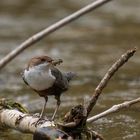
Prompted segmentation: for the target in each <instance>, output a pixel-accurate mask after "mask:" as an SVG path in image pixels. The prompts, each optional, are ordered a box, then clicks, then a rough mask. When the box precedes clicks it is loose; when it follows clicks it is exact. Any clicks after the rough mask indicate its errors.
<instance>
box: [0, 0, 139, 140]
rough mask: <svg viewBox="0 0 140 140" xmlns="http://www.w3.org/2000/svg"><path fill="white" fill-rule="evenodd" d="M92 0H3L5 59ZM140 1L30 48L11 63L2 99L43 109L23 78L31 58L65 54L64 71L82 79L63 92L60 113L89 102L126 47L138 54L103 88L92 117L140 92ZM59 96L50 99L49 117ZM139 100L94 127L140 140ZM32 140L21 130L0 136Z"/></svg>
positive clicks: (0, 86) (117, 137) (114, 138)
mask: <svg viewBox="0 0 140 140" xmlns="http://www.w3.org/2000/svg"><path fill="white" fill-rule="evenodd" d="M90 2H91V0H76V1H74V0H67V1H66V0H65V1H62V0H40V1H37V0H22V1H19V0H1V2H0V58H2V57H4V56H5V55H6V54H7V53H8V52H10V51H11V50H12V49H14V48H15V47H16V46H18V45H19V44H20V43H22V42H23V41H24V40H25V39H27V38H28V37H30V36H31V35H33V34H34V33H36V32H38V31H40V30H42V29H44V28H45V27H47V26H49V25H51V24H52V23H54V22H56V21H58V20H59V19H61V18H63V17H65V16H67V15H69V14H71V13H72V12H74V11H76V10H77V9H79V8H81V7H83V6H84V5H86V4H88V3H90ZM139 7H140V1H139V0H133V1H132V0H118V1H114V2H111V3H109V4H106V5H105V6H104V7H102V8H100V9H98V10H96V11H94V12H91V13H89V14H87V15H85V16H84V17H82V18H80V19H78V20H77V21H75V22H73V23H71V24H70V25H68V26H66V27H64V28H62V29H60V30H59V31H57V32H55V33H54V34H52V35H51V36H49V37H47V38H45V39H43V40H41V41H40V42H39V43H37V44H35V45H34V46H32V47H31V48H30V49H27V50H26V51H24V53H22V54H21V55H19V56H18V57H17V58H16V59H14V60H13V61H12V62H11V63H9V64H8V65H7V66H6V67H5V68H4V69H3V70H2V71H1V74H0V97H1V98H2V97H9V98H12V99H14V100H16V101H19V102H21V103H23V104H24V105H26V106H27V107H28V108H29V110H30V111H31V112H37V111H40V109H41V108H40V105H42V103H43V102H42V101H43V99H41V98H38V95H37V94H35V93H34V92H33V91H31V90H30V89H29V88H28V87H27V86H26V85H25V84H24V83H23V81H22V78H21V76H20V72H21V71H22V70H23V69H24V67H25V65H26V63H27V62H28V60H29V59H30V58H31V57H33V56H37V55H42V54H47V55H50V56H52V57H54V58H62V59H63V60H64V63H63V65H62V66H61V67H60V68H61V69H63V70H64V71H68V70H71V71H75V72H77V74H78V77H77V78H76V79H75V80H73V82H72V83H71V89H70V90H69V91H68V92H67V93H66V94H64V95H63V97H62V106H61V108H60V110H59V114H58V115H59V116H62V115H63V114H64V113H66V112H67V110H68V109H70V108H71V107H72V106H74V105H76V104H78V103H84V101H85V100H88V98H90V96H91V95H92V92H93V90H94V88H95V87H96V85H97V84H98V83H99V81H100V80H101V78H102V77H103V75H104V74H105V72H106V71H107V70H108V68H109V67H110V66H111V65H112V64H113V62H114V61H115V60H116V59H117V58H119V57H120V55H121V54H122V53H124V52H125V51H126V50H127V49H129V48H133V47H135V46H136V47H137V48H138V51H137V53H136V55H135V56H134V57H133V58H132V59H131V60H130V61H129V62H128V63H127V64H126V65H125V66H124V67H123V68H121V69H120V70H119V72H117V74H116V75H115V76H114V77H113V79H112V80H111V81H110V83H109V85H108V87H107V88H106V89H105V90H104V91H103V94H102V96H101V97H100V99H99V101H98V103H97V105H96V107H95V108H94V111H93V115H94V114H97V113H100V112H102V111H104V110H106V109H108V108H109V107H111V106H112V105H114V104H118V103H121V102H123V101H125V100H131V99H135V98H137V97H139V96H140V93H139V89H140V77H139V75H140V68H139V64H140V50H139V46H140V41H139V40H140V8H139ZM54 104H55V100H54V99H53V98H50V100H49V103H48V115H49V116H50V115H51V113H52V112H53V110H52V108H54V107H55V106H54ZM139 107H140V104H137V105H135V106H133V107H131V108H130V109H129V110H123V111H121V112H118V113H115V114H112V115H110V116H107V117H104V118H102V119H100V120H98V121H96V122H94V123H93V124H92V125H91V126H93V128H94V129H95V130H96V131H98V132H99V133H101V134H102V135H103V136H104V138H105V139H106V140H122V139H123V140H139V139H140V109H139ZM19 137H20V139H21V140H28V139H32V136H31V135H25V134H21V133H19V132H17V131H8V132H0V140H18V139H19Z"/></svg>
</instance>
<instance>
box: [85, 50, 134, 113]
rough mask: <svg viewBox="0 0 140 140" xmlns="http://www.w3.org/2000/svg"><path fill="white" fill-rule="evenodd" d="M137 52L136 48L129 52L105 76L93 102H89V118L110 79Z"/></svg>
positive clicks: (93, 97)
mask: <svg viewBox="0 0 140 140" xmlns="http://www.w3.org/2000/svg"><path fill="white" fill-rule="evenodd" d="M135 52H136V48H134V49H132V50H128V51H127V52H126V53H124V54H123V55H122V56H121V57H120V59H118V60H117V61H116V62H115V63H114V64H113V65H112V66H111V68H110V69H109V70H108V71H107V73H106V74H105V76H104V77H103V79H102V80H101V82H100V83H99V85H98V86H97V87H96V89H95V91H94V94H93V96H92V98H91V100H90V101H89V104H88V106H87V116H88V115H89V114H90V112H91V110H92V108H93V107H94V105H95V104H96V102H97V100H98V98H99V96H100V94H101V93H102V90H103V89H104V88H105V87H106V85H107V84H108V82H109V80H110V78H111V77H112V76H113V75H114V74H115V72H116V71H117V70H118V69H119V68H120V67H121V66H123V65H124V64H125V63H126V62H127V61H128V59H129V58H130V57H132V56H133V55H134V53H135Z"/></svg>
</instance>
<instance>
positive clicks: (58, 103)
mask: <svg viewBox="0 0 140 140" xmlns="http://www.w3.org/2000/svg"><path fill="white" fill-rule="evenodd" d="M55 99H56V100H57V106H56V108H55V111H54V113H53V116H52V119H51V120H52V121H53V120H54V118H55V115H56V113H57V111H58V109H59V106H60V103H61V100H60V96H55Z"/></svg>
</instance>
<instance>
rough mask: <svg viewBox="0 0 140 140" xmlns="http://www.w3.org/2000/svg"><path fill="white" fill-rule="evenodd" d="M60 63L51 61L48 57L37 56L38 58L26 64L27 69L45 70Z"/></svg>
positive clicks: (60, 61) (59, 61) (58, 60)
mask: <svg viewBox="0 0 140 140" xmlns="http://www.w3.org/2000/svg"><path fill="white" fill-rule="evenodd" d="M60 63H62V60H61V59H57V60H55V59H52V58H51V57H49V56H38V57H34V58H32V59H31V60H30V61H29V63H28V67H27V69H30V68H39V69H44V68H45V69H46V68H50V67H53V66H56V65H57V64H60Z"/></svg>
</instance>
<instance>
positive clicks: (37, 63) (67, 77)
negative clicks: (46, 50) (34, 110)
mask: <svg viewBox="0 0 140 140" xmlns="http://www.w3.org/2000/svg"><path fill="white" fill-rule="evenodd" d="M62 62H63V61H62V59H52V58H51V57H49V56H47V55H43V56H37V57H33V58H31V59H30V61H29V62H28V64H27V67H26V68H25V69H24V71H23V73H22V78H23V81H24V82H25V83H26V84H27V85H28V86H29V87H30V88H31V89H33V90H34V91H35V92H36V93H38V94H39V96H40V97H44V99H45V102H44V106H43V108H42V111H41V113H40V117H39V118H40V119H42V118H43V117H44V112H45V109H46V104H47V101H48V96H52V95H53V96H54V97H55V99H56V101H57V104H56V108H55V111H54V113H53V115H52V118H51V120H54V118H55V115H56V113H57V111H58V108H59V106H60V104H61V100H60V96H61V94H62V93H64V92H65V91H67V90H68V89H69V82H70V81H71V80H72V79H73V77H75V73H74V72H62V71H60V70H59V69H58V68H57V67H56V66H57V65H58V64H60V63H62Z"/></svg>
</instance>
